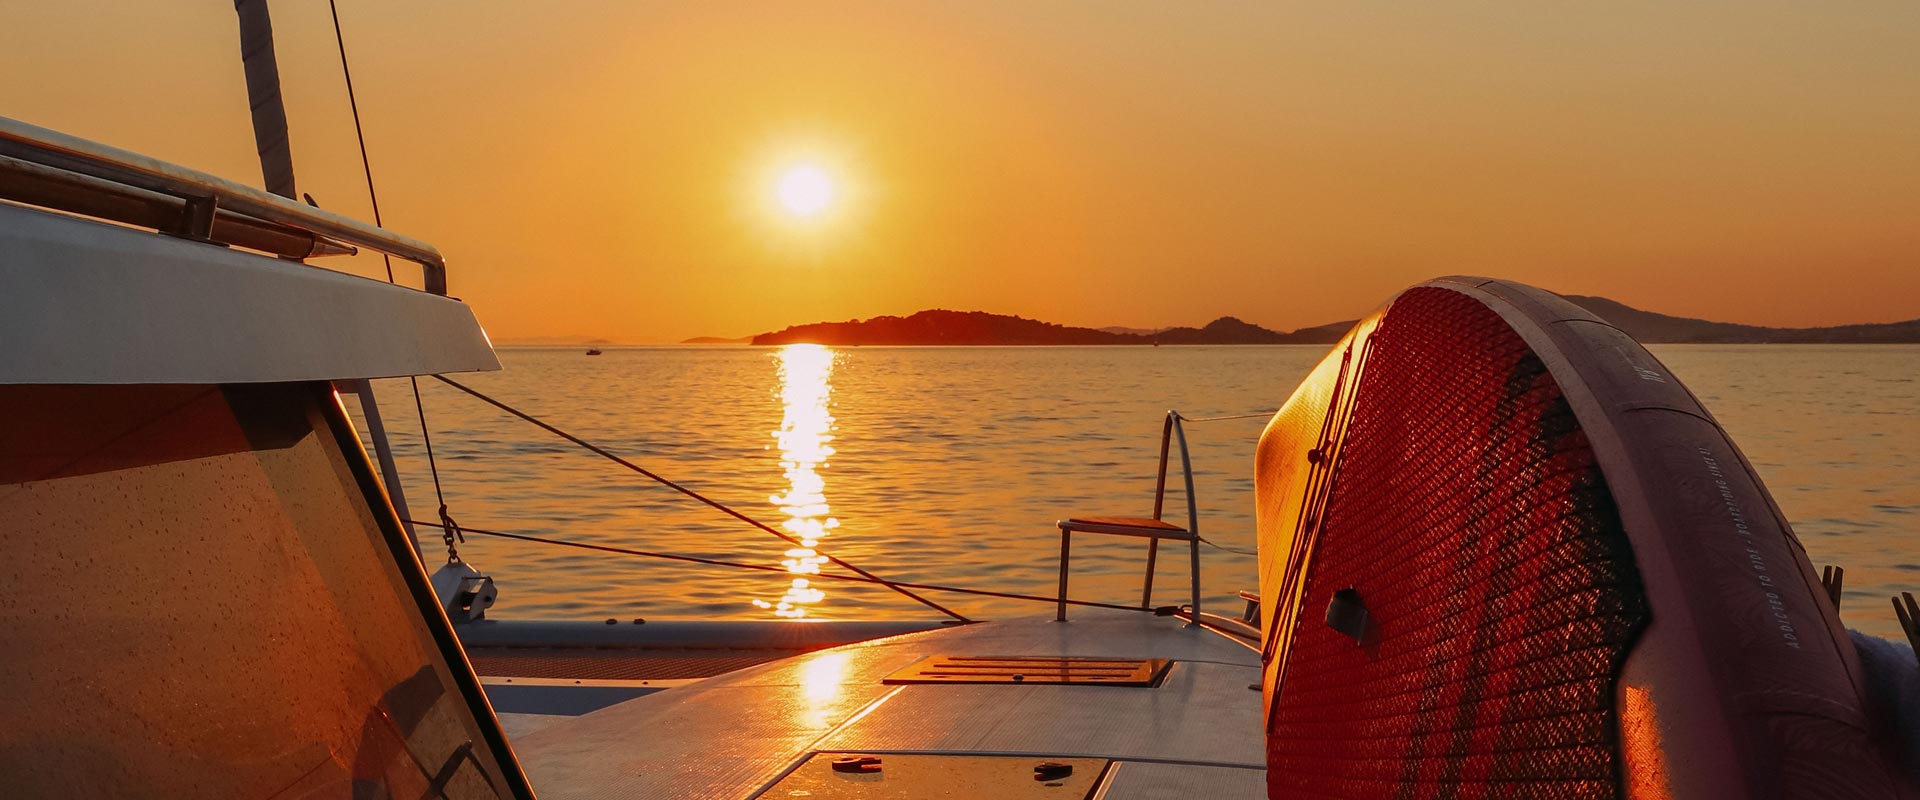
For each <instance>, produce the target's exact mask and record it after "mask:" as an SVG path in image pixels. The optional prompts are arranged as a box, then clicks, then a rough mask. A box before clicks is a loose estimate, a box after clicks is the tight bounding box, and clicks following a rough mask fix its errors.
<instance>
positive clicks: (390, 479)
mask: <svg viewBox="0 0 1920 800" xmlns="http://www.w3.org/2000/svg"><path fill="white" fill-rule="evenodd" d="M233 10H234V13H236V14H238V15H239V16H240V61H241V64H242V65H243V66H244V67H245V68H246V71H247V104H248V106H249V107H250V108H251V109H252V112H253V144H254V148H255V149H256V150H258V151H259V153H260V174H261V176H262V177H264V178H265V179H266V186H267V191H269V192H272V193H274V194H277V195H280V196H281V197H285V198H287V199H289V200H297V199H299V197H300V195H299V193H298V192H296V191H295V190H294V187H293V145H292V140H291V139H290V137H289V136H288V134H287V107H286V104H285V103H283V102H282V101H281V99H280V62H279V61H278V60H277V59H276V58H275V57H274V52H273V17H272V15H270V14H269V13H268V12H267V0H233ZM335 32H336V34H337V33H338V28H336V29H335ZM341 55H342V58H343V62H342V66H344V65H345V64H344V57H345V46H344V45H342V53H341ZM358 115H359V112H358V111H357V110H356V111H355V117H356V123H357V121H358V119H357V118H358ZM365 157H366V153H365V150H364V147H363V149H362V152H361V158H362V159H363V160H364V159H365ZM368 179H369V183H371V179H372V176H371V175H369V176H368ZM375 208H376V209H377V208H378V206H375ZM377 213H378V212H377V211H376V214H377ZM374 224H376V225H378V224H379V220H378V218H377V217H376V219H375V220H374ZM388 275H389V279H391V275H392V268H391V267H389V268H388ZM429 283H431V280H429ZM334 388H335V390H337V391H340V392H343V393H346V394H352V395H355V396H358V397H359V398H360V414H361V416H362V417H364V418H365V419H366V421H367V433H369V434H371V436H372V439H373V452H374V456H375V457H376V458H377V459H378V460H379V462H380V477H381V479H382V482H383V483H384V484H386V490H387V498H388V500H389V501H391V502H392V503H393V507H394V510H395V511H397V512H399V514H400V519H402V520H411V519H413V515H412V513H411V512H410V511H409V510H408V508H407V495H406V492H405V491H403V490H402V489H401V487H400V468H399V466H398V465H396V464H395V463H394V460H393V446H392V444H391V443H390V442H389V441H388V440H387V426H386V422H385V420H383V419H381V417H380V403H379V401H377V400H375V399H374V396H373V382H372V381H369V380H364V379H363V380H354V381H339V382H337V383H336V384H335V385H334ZM402 524H403V525H405V526H406V529H407V534H408V538H410V539H412V540H413V549H414V552H415V553H416V554H417V553H419V552H420V534H419V532H418V531H415V530H414V529H413V523H412V522H403V523H402Z"/></svg>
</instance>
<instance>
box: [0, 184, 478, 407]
mask: <svg viewBox="0 0 1920 800" xmlns="http://www.w3.org/2000/svg"><path fill="white" fill-rule="evenodd" d="M499 368H500V361H499V359H498V358H497V357H495V355H494V352H493V345H492V343H491V342H489V341H488V339H487V334H486V332H485V331H484V330H482V329H481V328H480V322H479V320H477V319H475V317H474V315H473V311H472V309H470V308H468V307H467V305H466V304H465V303H462V302H460V301H458V300H454V299H452V298H447V297H441V296H439V295H433V294H428V293H426V292H420V291H416V290H413V289H408V288H406V287H402V286H395V285H392V284H388V283H382V282H380V281H375V280H369V279H366V278H361V277H358V276H354V275H347V274H344V273H339V272H334V271H331V270H327V269H321V268H318V267H311V266H307V265H305V264H301V263H299V262H294V261H286V260H282V259H277V258H270V257H267V256H262V255H257V254H254V253H248V252H245V251H238V250H232V249H228V248H224V247H220V246H217V245H210V244H204V243H200V242H192V241H187V240H184V239H178V238H174V237H170V236H163V235H160V234H155V233H150V232H146V231H139V230H133V229H130V228H123V227H119V226H116V225H109V224H105V223H101V222H95V221H92V220H86V219H80V218H76V217H70V216H67V215H64V214H56V213H50V212H46V211H39V210H34V209H29V208H23V207H20V206H15V205H9V204H5V203H0V384H142V383H191V384H215V383H275V382H287V381H310V380H348V379H358V378H383V377H396V376H401V375H428V374H436V373H447V372H473V371H479V370H496V369H499Z"/></svg>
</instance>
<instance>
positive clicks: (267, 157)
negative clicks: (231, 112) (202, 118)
mask: <svg viewBox="0 0 1920 800" xmlns="http://www.w3.org/2000/svg"><path fill="white" fill-rule="evenodd" d="M233 10H234V12H235V13H237V14H239V15H240V60H241V62H242V63H243V64H244V65H245V66H246V70H247V104H248V105H249V106H250V107H251V108H252V110H253V143H254V147H255V148H256V149H257V150H259V152H260V172H261V174H262V175H263V176H264V177H265V178H266V184H267V191H269V192H272V193H274V194H277V195H280V196H281V197H285V198H289V199H298V198H299V194H297V193H296V192H295V191H294V188H293V146H292V144H291V142H290V141H289V140H288V138H287V107H286V105H285V104H283V103H282V102H281V100H280V63H279V62H278V61H276V60H275V59H274V55H273V18H272V17H271V16H270V15H269V14H268V13H267V0H233Z"/></svg>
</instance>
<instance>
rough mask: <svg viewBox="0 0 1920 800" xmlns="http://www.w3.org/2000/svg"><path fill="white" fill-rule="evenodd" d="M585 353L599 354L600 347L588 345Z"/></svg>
mask: <svg viewBox="0 0 1920 800" xmlns="http://www.w3.org/2000/svg"><path fill="white" fill-rule="evenodd" d="M587 355H590V356H597V355H600V348H598V347H589V348H587Z"/></svg>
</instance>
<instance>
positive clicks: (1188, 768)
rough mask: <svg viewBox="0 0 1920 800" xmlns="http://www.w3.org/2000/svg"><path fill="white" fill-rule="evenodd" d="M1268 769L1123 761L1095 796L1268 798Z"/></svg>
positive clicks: (1107, 799)
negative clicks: (1103, 788) (1104, 786)
mask: <svg viewBox="0 0 1920 800" xmlns="http://www.w3.org/2000/svg"><path fill="white" fill-rule="evenodd" d="M1266 796H1267V771H1266V770H1264V769H1240V768H1237V767H1200V766H1193V765H1191V764H1154V763H1149V762H1143V761H1123V762H1119V763H1116V764H1114V765H1113V774H1112V776H1111V777H1109V778H1108V780H1107V785H1106V788H1105V790H1104V791H1102V792H1101V793H1100V794H1097V795H1095V796H1094V800H1195V799H1196V798H1205V800H1265V798H1266Z"/></svg>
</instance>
